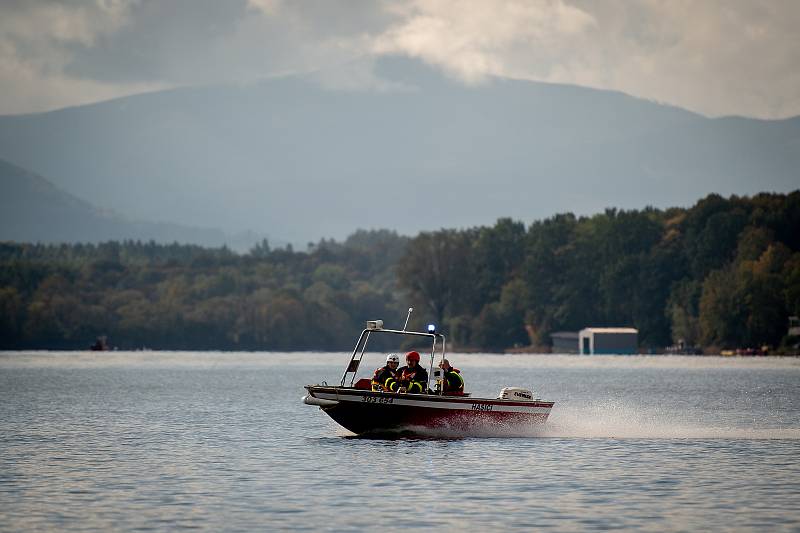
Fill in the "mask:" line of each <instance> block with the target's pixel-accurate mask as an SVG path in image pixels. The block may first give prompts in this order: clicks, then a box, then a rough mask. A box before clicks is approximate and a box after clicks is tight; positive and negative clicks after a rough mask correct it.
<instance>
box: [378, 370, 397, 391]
mask: <svg viewBox="0 0 800 533" xmlns="http://www.w3.org/2000/svg"><path fill="white" fill-rule="evenodd" d="M398 387H399V385H398V384H397V371H396V370H392V369H391V368H389V365H386V366H382V367H381V368H379V369H377V370H376V371H375V374H374V375H373V376H372V390H387V391H397V389H398Z"/></svg>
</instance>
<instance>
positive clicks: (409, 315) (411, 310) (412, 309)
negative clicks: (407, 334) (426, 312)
mask: <svg viewBox="0 0 800 533" xmlns="http://www.w3.org/2000/svg"><path fill="white" fill-rule="evenodd" d="M413 311H414V308H413V307H409V308H408V315H406V323H405V324H403V331H405V330H406V326H408V319H409V318H411V313H412V312H413Z"/></svg>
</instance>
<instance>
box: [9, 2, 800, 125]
mask: <svg viewBox="0 0 800 533" xmlns="http://www.w3.org/2000/svg"><path fill="white" fill-rule="evenodd" d="M258 5H262V6H263V7H264V8H263V9H259V8H258ZM797 27H800V2H795V1H793V0H775V1H772V2H768V3H756V2H752V1H750V0H706V1H704V2H694V1H690V0H671V1H668V2H666V1H660V0H641V1H639V2H632V1H629V0H604V1H603V2H596V1H593V0H535V1H533V0H503V1H500V0H398V1H388V0H386V1H379V2H376V1H370V0H353V1H349V0H330V1H325V0H315V1H302V2H300V1H289V0H250V1H249V2H248V0H229V1H225V2H219V1H214V0H170V1H166V2H165V1H157V0H97V1H96V2H87V1H84V0H39V1H36V2H30V1H25V0H6V1H5V2H2V3H0V84H2V86H3V88H4V94H3V95H0V113H8V112H20V111H30V110H41V109H45V108H52V107H54V106H62V105H69V104H75V103H82V102H89V101H92V99H93V98H95V99H97V98H107V97H110V96H115V95H123V94H130V93H133V92H136V91H138V90H142V89H144V88H161V87H170V86H176V85H190V84H207V83H228V82H242V81H245V82H246V81H251V80H254V79H259V78H264V77H269V76H274V75H280V74H285V73H292V72H320V73H321V74H320V75H319V76H318V77H319V79H320V80H321V81H322V82H323V83H325V84H326V85H327V86H330V87H335V88H346V89H354V88H358V87H359V86H362V87H363V88H364V89H368V90H375V89H378V90H383V89H385V88H387V85H386V83H383V81H382V80H380V79H378V78H377V75H376V74H375V73H374V72H370V71H369V70H368V69H367V68H365V67H364V65H369V64H370V63H369V61H368V60H369V57H370V56H372V57H377V56H380V55H383V54H400V55H407V56H410V57H414V58H417V59H419V60H422V61H424V62H426V63H428V64H431V65H435V66H436V67H437V68H440V69H442V70H444V71H445V72H447V73H449V74H450V75H451V76H453V77H455V78H458V79H461V80H463V81H465V82H467V83H475V82H480V80H481V79H482V78H484V77H486V76H494V75H497V76H507V77H516V78H525V79H532V80H542V81H552V82H559V83H575V84H580V85H587V86H591V87H598V88H605V89H614V90H620V91H623V92H627V93H629V94H633V95H636V96H640V97H644V98H649V99H653V100H658V101H662V102H667V103H671V104H674V105H679V106H682V107H686V108H688V109H691V110H693V111H698V112H701V113H704V114H707V115H722V114H742V115H749V116H760V117H770V118H774V117H785V116H790V115H796V114H800V69H798V68H797V66H798V65H800V40H799V39H798V37H797V35H798V34H797ZM358 58H366V61H365V62H363V63H361V64H360V65H359V67H358V69H357V70H356V71H353V74H352V75H348V74H347V73H346V72H345V73H338V74H333V75H329V74H324V73H323V71H324V70H325V69H326V68H329V67H331V66H339V65H348V64H350V63H351V62H352V61H353V60H355V59H358ZM348 68H352V67H348Z"/></svg>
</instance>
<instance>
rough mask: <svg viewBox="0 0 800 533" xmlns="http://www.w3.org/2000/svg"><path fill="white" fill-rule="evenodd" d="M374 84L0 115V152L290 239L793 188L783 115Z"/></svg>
mask: <svg viewBox="0 0 800 533" xmlns="http://www.w3.org/2000/svg"><path fill="white" fill-rule="evenodd" d="M376 72H377V75H378V76H379V80H378V81H376V82H375V83H373V88H372V89H371V90H350V89H332V88H330V85H329V82H330V79H331V73H320V74H319V75H317V76H294V77H285V78H280V79H271V80H266V81H263V82H261V83H258V84H254V85H249V86H218V87H204V88H185V89H178V90H172V91H164V92H156V93H150V94H144V95H139V96H134V97H128V98H122V99H118V100H113V101H109V102H104V103H99V104H93V105H88V106H83V107H76V108H68V109H63V110H59V111H53V112H49V113H43V114H35V115H19V116H5V117H0V157H3V158H5V159H7V160H9V161H11V162H13V163H15V164H17V165H19V166H22V167H24V168H26V169H30V170H32V171H34V172H36V173H39V174H41V175H44V176H47V177H48V178H49V179H52V180H53V182H54V183H55V185H57V186H58V187H60V188H62V189H63V190H65V191H67V192H69V193H72V194H75V195H77V196H79V197H81V198H85V199H86V200H88V201H90V202H91V203H94V204H96V205H102V206H107V207H108V208H110V209H112V210H114V211H116V212H119V213H122V214H124V215H125V216H127V217H131V218H135V219H140V220H158V221H171V222H175V223H178V224H182V225H188V226H203V227H217V228H220V229H222V230H225V231H229V232H230V231H242V230H255V231H257V232H259V233H263V234H265V235H267V236H268V237H270V240H271V241H272V240H287V241H291V242H294V243H305V242H308V241H316V240H318V239H319V238H321V237H336V238H343V237H344V236H346V235H348V234H350V233H352V232H353V231H354V230H355V229H357V228H373V227H385V228H392V229H396V230H398V231H400V232H401V233H408V234H411V233H415V232H417V231H420V230H426V229H436V228H440V227H465V226H473V225H477V224H488V223H491V222H493V221H494V220H495V219H496V218H498V217H504V216H510V217H514V218H517V219H521V220H524V221H531V220H534V219H538V218H542V217H546V216H549V215H552V214H554V213H557V212H563V211H573V212H577V213H580V214H588V213H594V212H597V211H600V210H602V209H603V208H605V207H611V206H613V207H622V208H641V207H643V206H645V205H654V206H657V207H666V206H672V205H684V206H688V205H690V204H692V203H693V202H695V201H696V200H697V198H700V197H702V196H704V195H706V194H708V193H709V192H717V193H721V194H723V195H728V194H752V193H756V192H758V191H777V192H787V191H790V190H792V189H795V188H798V187H800V174H798V171H797V169H798V168H800V118H793V119H788V120H782V121H765V120H755V119H746V118H720V119H710V118H706V117H703V116H700V115H697V114H693V113H690V112H687V111H685V110H681V109H678V108H674V107H669V106H664V105H660V104H657V103H653V102H649V101H645V100H640V99H636V98H633V97H630V96H627V95H624V94H621V93H614V92H608V91H600V90H594V89H587V88H581V87H576V86H566V85H552V84H544V83H534V82H528V81H514V80H508V79H494V80H493V81H491V82H489V83H485V84H480V85H475V86H465V85H462V84H460V83H458V82H456V81H453V80H450V79H448V78H447V77H444V76H442V75H440V74H438V73H437V72H435V71H433V70H431V69H428V68H427V67H425V66H423V65H422V64H420V63H417V62H415V61H412V60H401V59H397V58H393V59H383V60H381V61H380V62H379V63H378V64H377V66H376ZM338 74H339V76H338V80H339V82H341V81H342V80H345V81H346V80H347V78H348V75H349V74H348V72H347V71H344V72H339V73H338ZM320 80H326V81H324V82H323V81H320Z"/></svg>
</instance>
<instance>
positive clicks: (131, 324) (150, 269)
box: [0, 191, 800, 351]
mask: <svg viewBox="0 0 800 533" xmlns="http://www.w3.org/2000/svg"><path fill="white" fill-rule="evenodd" d="M409 305H414V306H415V315H414V324H412V325H413V326H415V327H422V326H423V324H424V323H425V322H429V321H430V322H435V323H436V324H438V325H439V327H440V330H442V331H443V332H445V333H446V334H447V335H448V339H449V340H450V341H451V342H453V343H454V344H455V347H456V349H459V348H461V349H482V350H493V351H496V350H504V349H507V348H512V347H524V346H532V347H534V348H537V349H546V348H547V346H548V345H549V344H550V334H551V333H553V332H556V331H564V330H566V331H577V330H579V329H581V328H583V327H587V326H633V327H636V328H637V329H639V332H640V333H639V342H640V344H641V345H642V347H643V348H651V349H654V350H660V349H663V347H665V346H668V345H671V344H673V343H676V342H678V341H682V342H684V343H686V344H687V345H700V346H704V347H706V349H707V350H709V351H714V350H717V349H724V348H736V347H749V346H762V345H768V346H770V347H772V348H777V347H781V346H782V347H783V349H787V350H790V349H791V346H792V345H793V344H795V343H796V342H797V341H798V339H793V338H789V337H787V324H788V317H789V316H792V315H800V191H796V192H793V193H790V194H788V195H783V194H767V193H764V194H759V195H756V196H754V197H751V198H749V197H736V196H732V197H730V198H723V197H721V196H719V195H714V194H712V195H709V196H707V197H706V198H704V199H702V200H700V201H699V202H697V204H695V205H694V206H692V207H690V208H671V209H666V210H660V209H654V208H645V209H642V210H617V209H607V210H606V211H605V212H604V213H600V214H596V215H594V216H589V217H578V216H575V215H573V214H570V213H566V214H559V215H555V216H553V217H550V218H547V219H544V220H540V221H536V222H534V223H532V224H530V225H528V226H527V227H526V225H525V224H524V223H522V222H519V221H515V220H511V219H500V220H498V221H497V222H496V224H494V225H493V226H484V227H475V228H467V229H442V230H439V231H432V232H422V233H420V234H418V235H417V236H415V237H413V238H409V237H404V236H400V235H398V234H397V233H395V232H392V231H388V230H375V231H364V230H360V231H358V232H356V233H354V234H353V235H351V236H350V237H348V238H347V239H346V240H344V241H343V242H336V241H333V240H325V239H323V240H321V241H320V242H319V243H317V244H310V245H309V247H308V249H307V250H305V251H294V250H292V249H291V247H287V248H276V249H273V248H271V247H270V246H269V243H268V242H266V241H264V242H262V243H260V244H259V245H257V246H255V247H254V248H253V249H252V250H250V252H249V253H247V254H241V255H240V254H236V253H234V252H232V251H230V250H228V249H226V248H218V249H210V248H202V247H198V246H191V245H178V244H172V245H162V244H156V243H153V242H147V243H142V242H138V241H137V242H133V241H128V242H121V243H117V242H109V243H103V244H98V245H92V244H70V245H67V244H63V245H41V244H24V243H3V244H0V339H2V341H0V347H2V348H5V349H9V348H51V349H55V348H69V349H82V348H85V347H87V346H88V345H89V344H90V343H91V342H92V341H93V340H94V339H95V337H97V336H99V335H108V337H109V339H110V344H112V345H114V346H118V347H119V348H124V349H132V348H140V347H147V348H155V349H223V350H312V349H319V350H346V349H350V348H351V344H352V343H353V342H354V339H355V336H356V334H357V331H358V330H360V329H361V328H362V327H363V321H364V320H366V319H372V318H382V319H384V320H385V321H386V323H387V326H392V325H402V321H403V319H404V318H405V311H406V309H407V308H408V307H409Z"/></svg>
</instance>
